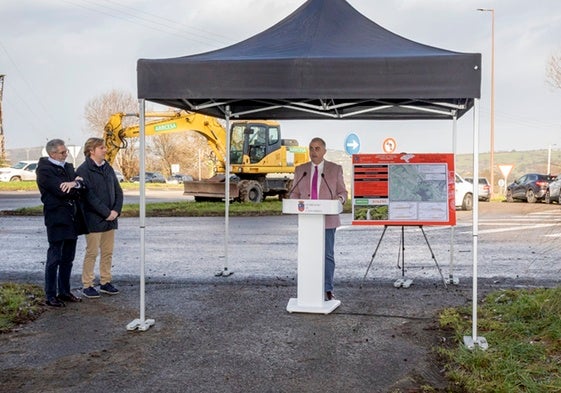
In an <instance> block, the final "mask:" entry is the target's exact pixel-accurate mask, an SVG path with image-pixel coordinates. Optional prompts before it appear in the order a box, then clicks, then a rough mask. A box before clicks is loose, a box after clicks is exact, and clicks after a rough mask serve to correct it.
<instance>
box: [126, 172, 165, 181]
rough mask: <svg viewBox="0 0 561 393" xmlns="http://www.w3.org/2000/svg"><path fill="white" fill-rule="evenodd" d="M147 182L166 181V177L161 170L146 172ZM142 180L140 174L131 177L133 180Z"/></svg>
mask: <svg viewBox="0 0 561 393" xmlns="http://www.w3.org/2000/svg"><path fill="white" fill-rule="evenodd" d="M145 180H146V183H165V182H166V178H165V177H164V175H162V174H161V173H160V172H146V173H145ZM139 181H140V175H139V176H133V177H131V182H133V183H138V182H139Z"/></svg>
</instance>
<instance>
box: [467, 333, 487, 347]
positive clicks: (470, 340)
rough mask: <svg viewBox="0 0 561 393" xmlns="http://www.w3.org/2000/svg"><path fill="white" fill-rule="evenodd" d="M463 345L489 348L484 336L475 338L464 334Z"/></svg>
mask: <svg viewBox="0 0 561 393" xmlns="http://www.w3.org/2000/svg"><path fill="white" fill-rule="evenodd" d="M464 345H465V346H466V348H467V349H474V348H475V347H476V346H477V347H479V348H481V349H483V350H486V349H487V348H489V344H488V343H487V340H486V339H485V337H481V336H479V337H477V338H476V339H475V340H474V339H473V337H471V336H464Z"/></svg>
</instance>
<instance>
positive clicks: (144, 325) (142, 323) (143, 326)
mask: <svg viewBox="0 0 561 393" xmlns="http://www.w3.org/2000/svg"><path fill="white" fill-rule="evenodd" d="M145 103H146V102H145V100H144V99H140V100H138V106H139V117H140V119H139V121H140V154H139V169H140V176H139V180H140V190H139V191H140V212H139V216H140V318H139V319H135V320H133V321H132V322H130V323H129V324H128V325H127V330H136V329H138V330H140V331H145V330H148V329H149V328H150V326H152V325H153V324H154V323H155V321H154V320H153V319H145V308H146V307H145V277H144V274H145V272H144V270H145V269H144V266H145V259H146V254H145V247H144V246H145V243H144V240H145V236H144V232H145V229H146V153H145V151H146V117H145V109H146V108H145Z"/></svg>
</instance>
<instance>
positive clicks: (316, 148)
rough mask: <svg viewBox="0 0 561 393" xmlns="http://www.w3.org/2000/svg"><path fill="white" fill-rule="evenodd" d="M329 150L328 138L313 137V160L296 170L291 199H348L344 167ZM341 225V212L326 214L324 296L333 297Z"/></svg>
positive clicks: (311, 150)
mask: <svg viewBox="0 0 561 393" xmlns="http://www.w3.org/2000/svg"><path fill="white" fill-rule="evenodd" d="M326 152H327V149H326V146H325V141H324V140H323V139H321V138H318V137H316V138H313V139H312V140H311V141H310V160H311V161H310V162H307V163H305V164H302V165H299V166H297V167H296V170H295V171H294V185H295V186H294V188H293V189H292V191H291V193H290V198H291V199H339V200H340V201H341V203H343V204H344V203H345V202H346V201H347V195H348V194H347V188H346V187H345V181H344V179H343V167H342V166H341V165H339V164H336V163H334V162H331V161H327V160H324V159H323V156H325V153H326ZM340 225H341V219H340V218H339V215H338V214H332V215H327V216H325V288H324V289H325V298H326V299H327V300H331V299H334V295H333V276H334V273H335V250H334V248H335V230H336V229H337V227H338V226H340Z"/></svg>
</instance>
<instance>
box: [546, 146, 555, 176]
mask: <svg viewBox="0 0 561 393" xmlns="http://www.w3.org/2000/svg"><path fill="white" fill-rule="evenodd" d="M551 146H557V145H556V144H555V143H554V144H553V145H552V144H550V145H549V147H548V149H547V174H548V175H551Z"/></svg>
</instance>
